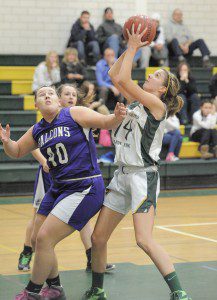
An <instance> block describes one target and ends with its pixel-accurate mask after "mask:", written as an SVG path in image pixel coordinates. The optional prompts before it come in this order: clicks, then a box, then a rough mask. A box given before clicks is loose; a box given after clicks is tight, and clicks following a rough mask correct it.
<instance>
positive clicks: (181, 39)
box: [166, 8, 213, 68]
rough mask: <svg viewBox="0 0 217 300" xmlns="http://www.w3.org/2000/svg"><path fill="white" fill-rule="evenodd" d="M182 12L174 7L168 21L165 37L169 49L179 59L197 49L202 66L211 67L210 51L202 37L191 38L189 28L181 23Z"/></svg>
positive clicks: (182, 59)
mask: <svg viewBox="0 0 217 300" xmlns="http://www.w3.org/2000/svg"><path fill="white" fill-rule="evenodd" d="M182 17H183V13H182V11H181V10H180V9H178V8H177V9H175V10H174V11H173V14H172V19H171V20H170V21H169V24H168V26H167V30H166V39H167V42H168V46H169V50H170V51H171V52H172V53H173V55H174V56H176V57H177V58H178V60H179V61H184V60H185V59H186V57H187V56H190V55H192V54H193V52H194V50H196V49H199V50H200V52H201V54H202V57H203V67H205V68H211V67H213V65H212V64H211V62H210V58H209V56H210V51H209V49H208V47H207V45H206V43H205V42H204V40H203V39H198V40H196V41H194V40H193V36H192V34H191V32H190V30H189V28H188V27H187V26H186V25H185V24H184V23H183V18H182Z"/></svg>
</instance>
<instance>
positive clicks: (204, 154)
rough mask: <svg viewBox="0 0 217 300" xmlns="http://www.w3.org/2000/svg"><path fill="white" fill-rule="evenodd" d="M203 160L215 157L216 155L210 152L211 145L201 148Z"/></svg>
mask: <svg viewBox="0 0 217 300" xmlns="http://www.w3.org/2000/svg"><path fill="white" fill-rule="evenodd" d="M200 153H201V158H203V159H210V158H213V157H214V154H212V153H210V152H209V145H202V146H200Z"/></svg>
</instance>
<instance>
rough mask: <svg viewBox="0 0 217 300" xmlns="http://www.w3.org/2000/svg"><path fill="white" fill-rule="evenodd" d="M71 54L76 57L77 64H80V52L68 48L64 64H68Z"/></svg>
mask: <svg viewBox="0 0 217 300" xmlns="http://www.w3.org/2000/svg"><path fill="white" fill-rule="evenodd" d="M69 54H73V55H74V56H75V61H74V62H75V63H76V64H77V63H78V62H79V59H78V50H77V49H75V48H67V49H66V50H65V52H64V57H63V62H64V63H66V64H67V63H68V55H69Z"/></svg>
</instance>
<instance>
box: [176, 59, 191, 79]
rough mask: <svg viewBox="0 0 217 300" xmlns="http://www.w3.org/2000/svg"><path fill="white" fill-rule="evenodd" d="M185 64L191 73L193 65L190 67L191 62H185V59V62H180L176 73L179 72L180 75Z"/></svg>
mask: <svg viewBox="0 0 217 300" xmlns="http://www.w3.org/2000/svg"><path fill="white" fill-rule="evenodd" d="M183 66H187V68H188V74H189V75H191V67H190V66H189V64H188V63H187V62H185V61H183V62H181V63H180V64H178V66H177V71H176V74H177V75H178V76H180V75H179V74H180V71H181V68H182V67H183Z"/></svg>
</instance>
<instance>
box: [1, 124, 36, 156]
mask: <svg viewBox="0 0 217 300" xmlns="http://www.w3.org/2000/svg"><path fill="white" fill-rule="evenodd" d="M0 139H1V141H2V143H3V147H4V151H5V153H6V154H7V155H8V156H9V157H11V158H21V157H23V156H25V155H26V154H28V153H29V152H31V151H32V150H34V149H36V148H37V145H36V143H35V141H34V139H33V137H32V127H31V128H30V129H29V130H28V131H27V132H26V133H25V134H24V135H23V136H22V137H21V138H20V139H19V140H18V141H17V142H15V141H12V140H11V139H10V126H9V125H8V124H7V125H6V128H5V129H4V128H3V127H2V126H1V124H0Z"/></svg>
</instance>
